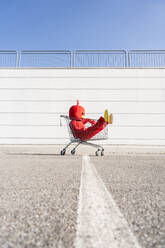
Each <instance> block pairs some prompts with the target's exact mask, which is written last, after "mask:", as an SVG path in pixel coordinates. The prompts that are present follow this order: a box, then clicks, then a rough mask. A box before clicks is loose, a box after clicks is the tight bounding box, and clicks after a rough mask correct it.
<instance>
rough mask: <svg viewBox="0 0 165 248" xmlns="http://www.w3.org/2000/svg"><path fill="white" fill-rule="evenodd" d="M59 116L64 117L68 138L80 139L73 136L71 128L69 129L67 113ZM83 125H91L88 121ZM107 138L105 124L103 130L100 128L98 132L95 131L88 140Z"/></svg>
mask: <svg viewBox="0 0 165 248" xmlns="http://www.w3.org/2000/svg"><path fill="white" fill-rule="evenodd" d="M60 117H62V118H64V119H65V121H66V125H67V129H68V133H69V138H70V140H71V141H76V140H77V141H78V140H80V139H78V138H75V137H74V136H73V133H72V130H71V129H70V126H69V123H70V121H71V119H70V118H69V116H67V115H61V116H60ZM94 121H95V122H96V121H97V120H94ZM85 126H86V127H90V126H91V125H90V123H87V124H86V125H85ZM107 139H108V125H106V127H105V128H104V129H103V130H101V131H100V132H99V133H97V134H96V135H94V136H93V137H92V138H90V140H107Z"/></svg>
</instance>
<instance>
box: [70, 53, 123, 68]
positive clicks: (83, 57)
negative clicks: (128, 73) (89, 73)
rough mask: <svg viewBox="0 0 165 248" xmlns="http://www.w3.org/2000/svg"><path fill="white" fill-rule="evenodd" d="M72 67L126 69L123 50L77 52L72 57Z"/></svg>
mask: <svg viewBox="0 0 165 248" xmlns="http://www.w3.org/2000/svg"><path fill="white" fill-rule="evenodd" d="M73 58H74V59H73V67H126V66H127V53H126V51H124V50H77V51H75V52H74V55H73Z"/></svg>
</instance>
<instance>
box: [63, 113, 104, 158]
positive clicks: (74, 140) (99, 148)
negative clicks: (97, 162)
mask: <svg viewBox="0 0 165 248" xmlns="http://www.w3.org/2000/svg"><path fill="white" fill-rule="evenodd" d="M60 118H64V119H65V121H66V125H67V129H68V133H69V138H70V142H69V143H68V144H67V145H66V146H65V147H64V148H63V149H62V150H61V155H65V152H66V149H67V148H68V147H69V146H70V145H71V144H72V143H77V144H76V146H75V147H74V148H73V149H72V150H71V154H72V155H74V154H75V152H76V148H77V147H78V146H79V145H80V144H83V145H88V146H92V147H95V148H97V151H96V152H95V154H96V156H98V155H99V153H100V155H101V156H103V155H104V148H103V147H102V146H101V145H97V144H94V143H91V142H89V141H86V140H81V139H78V138H75V137H74V136H73V133H72V130H71V129H70V126H69V123H70V121H71V120H70V118H69V116H67V115H60ZM95 121H96V120H95ZM107 139H108V125H107V126H106V127H105V128H104V129H103V130H102V131H100V132H99V133H97V134H96V135H95V136H93V137H92V138H91V139H90V140H91V141H94V140H107Z"/></svg>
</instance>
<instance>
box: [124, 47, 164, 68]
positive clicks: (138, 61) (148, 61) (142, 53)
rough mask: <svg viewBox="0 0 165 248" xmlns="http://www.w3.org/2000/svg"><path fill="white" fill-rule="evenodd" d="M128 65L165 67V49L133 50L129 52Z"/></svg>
mask: <svg viewBox="0 0 165 248" xmlns="http://www.w3.org/2000/svg"><path fill="white" fill-rule="evenodd" d="M128 67H136V68H145V67H149V68H161V67H165V50H131V51H129V52H128Z"/></svg>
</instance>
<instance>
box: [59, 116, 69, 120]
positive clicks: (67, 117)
mask: <svg viewBox="0 0 165 248" xmlns="http://www.w3.org/2000/svg"><path fill="white" fill-rule="evenodd" d="M60 117H62V118H66V119H69V116H67V115H60Z"/></svg>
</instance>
